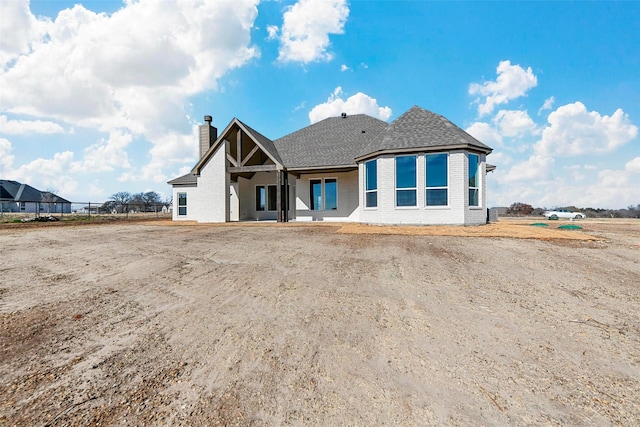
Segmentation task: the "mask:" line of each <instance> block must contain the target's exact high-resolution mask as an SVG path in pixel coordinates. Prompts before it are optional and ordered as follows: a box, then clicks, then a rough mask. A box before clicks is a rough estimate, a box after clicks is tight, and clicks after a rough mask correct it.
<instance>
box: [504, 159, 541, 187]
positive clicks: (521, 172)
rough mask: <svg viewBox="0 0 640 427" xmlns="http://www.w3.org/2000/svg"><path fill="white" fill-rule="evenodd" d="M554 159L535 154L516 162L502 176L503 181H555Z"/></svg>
mask: <svg viewBox="0 0 640 427" xmlns="http://www.w3.org/2000/svg"><path fill="white" fill-rule="evenodd" d="M553 164H554V159H553V158H551V157H548V156H542V155H539V154H534V155H532V156H531V157H529V158H528V159H527V160H525V161H522V162H519V163H516V164H515V165H513V166H512V167H511V169H509V171H508V172H507V173H506V174H505V175H504V176H503V177H502V179H503V182H506V183H512V182H532V181H538V182H544V181H551V182H552V181H553V175H554V171H553V169H552V166H553Z"/></svg>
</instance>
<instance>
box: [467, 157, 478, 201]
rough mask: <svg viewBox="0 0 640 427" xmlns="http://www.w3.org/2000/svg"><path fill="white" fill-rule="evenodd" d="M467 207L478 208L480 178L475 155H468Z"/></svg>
mask: <svg viewBox="0 0 640 427" xmlns="http://www.w3.org/2000/svg"><path fill="white" fill-rule="evenodd" d="M468 158H469V206H480V194H479V193H480V189H479V187H480V177H479V176H478V170H479V160H480V158H479V157H478V155H477V154H469V156H468Z"/></svg>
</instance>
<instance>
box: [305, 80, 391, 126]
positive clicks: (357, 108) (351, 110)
mask: <svg viewBox="0 0 640 427" xmlns="http://www.w3.org/2000/svg"><path fill="white" fill-rule="evenodd" d="M342 95H343V92H342V88H341V87H340V86H338V87H337V88H336V89H335V90H334V91H333V93H332V94H331V96H329V99H327V102H325V103H322V104H318V105H316V106H315V107H313V108H312V109H311V111H310V112H309V121H310V122H311V123H316V122H319V121H320V120H323V119H326V118H327V117H336V116H339V115H340V114H342V113H347V114H368V115H370V116H372V117H377V118H379V119H380V120H389V117H391V108H389V107H380V106H378V101H377V100H376V99H375V98H371V97H370V96H368V95H365V94H364V93H362V92H358V93H356V94H355V95H353V96H350V97H349V98H347V99H346V100H344V99H342V97H341V96H342Z"/></svg>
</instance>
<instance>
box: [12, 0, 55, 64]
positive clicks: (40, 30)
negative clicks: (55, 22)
mask: <svg viewBox="0 0 640 427" xmlns="http://www.w3.org/2000/svg"><path fill="white" fill-rule="evenodd" d="M0 15H1V16H2V19H0V67H3V66H4V65H6V64H7V63H8V62H9V61H11V60H14V59H16V58H17V57H18V56H19V55H20V54H24V53H27V52H29V49H30V46H31V45H32V43H36V42H38V41H39V40H40V39H41V38H42V37H43V35H44V34H45V32H46V27H47V26H48V24H49V23H50V21H48V20H46V19H42V20H38V19H36V17H35V16H33V14H32V13H31V11H30V10H29V0H9V1H0Z"/></svg>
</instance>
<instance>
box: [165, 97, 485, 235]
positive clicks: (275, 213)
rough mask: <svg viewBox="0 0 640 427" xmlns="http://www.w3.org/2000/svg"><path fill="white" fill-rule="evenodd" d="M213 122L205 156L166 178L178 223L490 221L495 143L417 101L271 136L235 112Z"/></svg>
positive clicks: (204, 137) (203, 144)
mask: <svg viewBox="0 0 640 427" xmlns="http://www.w3.org/2000/svg"><path fill="white" fill-rule="evenodd" d="M211 120H212V119H211V116H205V122H206V124H204V125H203V126H200V160H199V161H198V162H197V164H196V165H195V166H194V168H193V169H192V171H191V173H188V174H186V175H184V176H181V177H178V178H176V179H173V180H171V181H169V184H171V185H172V186H173V203H174V208H173V215H172V216H173V219H174V220H176V221H180V220H195V221H198V222H228V221H246V220H277V221H288V220H296V221H352V222H364V223H379V224H464V225H478V224H485V223H486V222H487V205H486V203H487V202H486V201H487V197H486V172H487V170H492V169H493V168H495V167H493V166H491V165H487V164H486V156H487V155H488V154H489V153H491V151H492V149H491V148H489V147H488V146H486V145H484V144H483V143H481V142H480V141H478V140H476V139H475V138H473V137H472V136H471V135H469V134H468V133H466V132H465V131H463V130H462V129H460V128H459V127H457V126H456V125H454V124H453V123H451V122H450V121H449V120H447V119H446V118H444V117H442V116H440V115H438V114H434V113H432V112H430V111H427V110H424V109H422V108H420V107H417V106H414V107H412V108H411V109H410V110H409V111H407V112H406V113H404V114H402V115H401V116H400V117H398V118H397V119H396V120H395V121H393V123H391V124H388V123H386V122H384V121H381V120H378V119H376V118H373V117H370V116H367V115H364V114H356V115H353V116H347V115H346V114H342V117H332V118H328V119H325V120H322V121H320V122H318V123H315V124H313V125H311V126H308V127H305V128H303V129H301V130H299V131H296V132H293V133H292V134H289V135H287V136H284V137H282V138H280V139H276V140H273V141H272V140H271V139H269V138H267V137H265V136H264V135H262V134H260V133H259V132H257V131H256V130H254V129H252V128H251V127H249V126H248V125H246V124H245V123H243V122H241V121H240V120H238V119H235V118H234V119H233V120H232V121H231V122H230V123H229V124H228V125H227V127H226V128H225V129H224V130H223V131H222V133H221V134H220V136H218V135H217V129H216V128H215V127H212V126H211Z"/></svg>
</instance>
